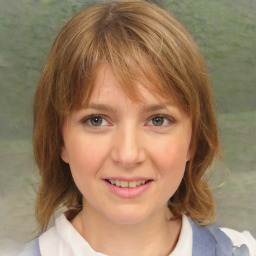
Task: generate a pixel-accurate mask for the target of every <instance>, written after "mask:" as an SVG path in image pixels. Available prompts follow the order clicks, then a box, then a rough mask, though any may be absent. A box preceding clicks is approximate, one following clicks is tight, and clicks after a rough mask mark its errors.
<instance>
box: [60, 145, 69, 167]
mask: <svg viewBox="0 0 256 256" xmlns="http://www.w3.org/2000/svg"><path fill="white" fill-rule="evenodd" d="M60 156H61V159H62V160H63V161H64V162H65V163H67V164H69V157H68V152H67V150H66V147H65V145H63V146H61V154H60Z"/></svg>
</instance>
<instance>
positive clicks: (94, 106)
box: [86, 103, 117, 112]
mask: <svg viewBox="0 0 256 256" xmlns="http://www.w3.org/2000/svg"><path fill="white" fill-rule="evenodd" d="M86 108H91V109H96V110H99V111H107V112H117V111H116V109H114V108H112V107H111V106H109V105H106V104H99V103H90V104H89V105H88V106H87V107H86Z"/></svg>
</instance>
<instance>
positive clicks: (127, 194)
mask: <svg viewBox="0 0 256 256" xmlns="http://www.w3.org/2000/svg"><path fill="white" fill-rule="evenodd" d="M107 180H121V181H128V182H130V181H137V180H148V182H147V183H145V184H143V185H140V186H137V187H135V188H122V187H118V186H116V185H112V184H110V183H109V182H108V181H107ZM103 182H104V183H105V184H106V186H107V187H108V189H109V190H110V191H111V192H112V193H114V194H115V195H117V196H118V197H122V198H135V197H138V196H140V195H142V194H143V193H144V192H145V191H146V190H148V188H149V187H150V186H151V185H152V182H153V179H149V178H143V177H134V178H124V177H108V178H105V179H103Z"/></svg>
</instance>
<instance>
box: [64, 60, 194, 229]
mask: <svg viewBox="0 0 256 256" xmlns="http://www.w3.org/2000/svg"><path fill="white" fill-rule="evenodd" d="M137 86H138V88H139V90H140V92H141V94H142V97H143V103H136V102H133V101H131V100H130V98H129V97H128V96H127V95H126V94H125V93H124V91H123V89H122V87H121V85H120V84H119V82H118V80H117V79H116V77H115V74H114V72H113V71H112V69H111V68H110V67H109V66H107V65H105V66H102V67H101V68H100V70H99V73H98V75H97V79H96V84H95V90H94V92H93V94H92V97H91V99H90V102H89V106H88V107H87V108H81V109H79V110H77V111H73V112H72V113H71V114H70V115H69V116H68V117H67V118H66V121H65V123H64V125H63V139H64V146H63V148H62V153H61V155H62V159H63V160H64V161H65V162H66V163H68V164H69V165H70V169H71V172H72V175H73V178H74V181H75V183H76V185H77V187H78V189H79V190H80V192H81V193H82V195H83V197H84V199H85V202H86V203H85V205H84V208H86V207H87V208H88V209H93V211H94V212H95V211H96V212H97V213H98V214H99V216H102V218H107V219H108V220H110V221H112V222H113V223H119V224H121V223H123V224H125V223H126V224H128V223H133V224H134V223H139V222H143V221H146V220H148V219H150V218H151V217H153V216H156V215H158V214H160V215H164V214H165V210H166V204H167V201H168V200H169V199H170V197H171V196H172V195H173V194H174V193H175V191H176V190H177V188H178V187H179V184H180V182H181V180H182V177H183V175H184V171H185V165H186V162H187V161H188V160H189V159H190V152H189V145H190V139H191V130H192V129H191V122H190V119H189V117H188V116H187V115H186V114H185V113H184V112H183V111H182V110H181V109H180V108H178V107H177V105H176V104H174V101H173V100H171V99H169V100H166V99H159V97H158V98H156V97H154V95H152V94H151V93H150V92H149V91H148V90H147V89H145V87H144V86H143V85H142V84H140V83H137Z"/></svg>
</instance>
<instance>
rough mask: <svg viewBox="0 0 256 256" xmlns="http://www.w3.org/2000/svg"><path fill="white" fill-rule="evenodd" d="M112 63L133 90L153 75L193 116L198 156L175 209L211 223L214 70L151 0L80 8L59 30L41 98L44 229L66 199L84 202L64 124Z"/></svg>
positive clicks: (69, 203) (38, 125)
mask: <svg viewBox="0 0 256 256" xmlns="http://www.w3.org/2000/svg"><path fill="white" fill-rule="evenodd" d="M102 63H108V64H109V65H110V66H111V67H112V68H113V70H114V72H115V74H116V76H117V78H118V79H119V81H120V83H121V84H122V85H123V88H124V90H125V91H126V92H127V94H128V96H129V97H131V98H133V99H134V100H136V99H137V100H138V98H139V95H138V91H137V90H136V86H135V83H134V81H142V80H143V79H144V81H145V79H147V80H148V81H151V82H152V84H153V85H154V86H153V87H152V88H150V89H152V90H154V91H155V92H156V94H157V95H160V96H164V97H167V98H168V97H172V98H175V99H176V100H177V103H178V104H179V105H180V106H181V107H182V108H183V110H185V111H186V112H187V113H188V115H189V116H190V118H191V121H192V130H193V132H192V139H191V149H192V151H193V157H192V159H191V160H190V161H189V162H188V163H187V166H186V171H185V175H184V178H183V180H182V182H181V184H180V186H179V188H178V190H177V191H176V192H175V194H174V195H173V197H172V198H171V200H170V204H169V208H170V210H171V211H172V213H173V214H174V215H175V216H179V215H181V214H182V213H184V212H186V213H187V215H188V216H190V217H191V218H193V219H194V220H195V221H197V222H198V223H200V224H202V225H205V224H208V223H210V222H211V221H212V220H213V218H214V214H215V206H214V202H213V199H212V194H211V191H210V189H209V186H208V183H207V181H206V179H205V176H204V174H205V171H206V169H207V168H208V167H209V166H210V165H211V163H212V162H213V160H214V158H215V156H216V154H217V153H218V150H219V140H218V132H217V126H216V117H215V110H214V106H213V102H212V95H211V87H210V81H209V77H208V72H207V69H206V66H205V63H204V60H203V57H202V56H201V53H200V51H199V50H198V48H197V46H196V44H195V43H194V41H193V39H192V38H191V37H190V35H189V34H188V32H187V31H186V30H185V29H184V27H183V26H182V25H181V24H180V23H179V22H178V21H177V20H176V19H174V18H173V17H172V16H171V15H170V14H169V13H168V12H167V11H166V10H164V9H162V8H160V7H158V6H156V5H154V4H152V3H147V2H145V1H140V0H131V1H111V2H106V3H101V4H98V5H94V6H91V7H89V8H87V9H84V10H82V11H81V12H80V13H78V14H77V15H75V16H74V17H73V18H72V19H71V20H70V21H69V22H68V23H67V24H66V25H65V26H64V27H63V28H62V30H61V32H60V33H59V35H58V36H57V38H56V40H55V42H54V44H53V46H52V49H51V51H50V54H49V56H48V59H47V62H46V65H45V67H44V70H43V73H42V76H41V79H40V81H39V84H38V87H37V90H36V94H35V101H34V134H33V143H34V155H35V160H36V163H37V165H38V167H39V170H40V174H41V178H42V181H41V185H40V189H39V192H38V197H37V202H36V218H37V220H38V222H39V224H40V226H41V229H42V230H44V229H45V228H46V227H47V224H48V222H49V219H50V217H51V216H52V215H53V213H54V212H55V210H56V209H57V208H58V207H60V206H63V205H64V206H66V207H68V208H72V207H77V210H79V209H81V207H82V195H81V193H80V192H79V190H78V189H77V187H76V185H75V183H74V181H73V178H72V176H71V172H70V168H69V165H68V164H66V163H64V162H63V161H62V159H61V156H60V152H61V146H62V143H63V141H62V123H63V120H64V119H65V117H66V115H67V114H68V113H69V112H70V111H72V110H74V109H76V108H78V107H79V106H81V104H82V101H83V100H84V99H85V102H88V101H89V99H90V95H91V93H92V91H93V86H94V80H95V77H96V75H97V71H98V69H99V66H100V65H101V64H102Z"/></svg>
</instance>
